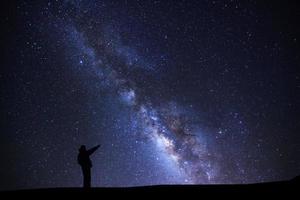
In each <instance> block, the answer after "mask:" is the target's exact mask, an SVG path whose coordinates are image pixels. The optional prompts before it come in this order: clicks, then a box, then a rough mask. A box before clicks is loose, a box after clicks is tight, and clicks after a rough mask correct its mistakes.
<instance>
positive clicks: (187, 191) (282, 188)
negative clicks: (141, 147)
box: [0, 177, 300, 199]
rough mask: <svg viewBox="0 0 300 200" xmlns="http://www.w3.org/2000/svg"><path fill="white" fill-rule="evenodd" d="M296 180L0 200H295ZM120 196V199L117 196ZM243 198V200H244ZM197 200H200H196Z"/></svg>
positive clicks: (62, 192)
mask: <svg viewBox="0 0 300 200" xmlns="http://www.w3.org/2000/svg"><path fill="white" fill-rule="evenodd" d="M299 179H300V177H297V178H295V179H293V180H290V181H281V182H272V183H259V184H245V185H159V186H145V187H130V188H91V189H82V188H44V189H29V190H17V191H2V192H0V197H2V196H7V197H10V198H11V197H13V196H15V195H19V196H20V197H22V198H25V197H26V198H27V197H41V198H45V197H47V198H48V197H50V198H51V197H64V196H65V197H66V198H68V199H70V198H74V199H77V198H85V197H91V196H92V197H94V196H95V197H99V198H104V199H105V198H110V199H111V198H113V197H122V198H126V197H138V198H154V197H163V196H161V195H168V197H169V196H175V197H178V198H180V197H184V198H188V197H192V196H193V197H197V199H198V197H199V198H200V197H205V196H206V197H209V198H210V197H215V196H219V197H225V196H226V197H236V196H237V197H243V198H248V197H262V195H263V196H264V195H265V196H266V197H270V196H273V195H274V197H283V198H289V197H296V196H298V195H297V194H298V192H299V189H300V187H299V185H300V184H299V183H300V180H299ZM119 195H120V196H119ZM245 195H247V196H245ZM200 199H201V198H200Z"/></svg>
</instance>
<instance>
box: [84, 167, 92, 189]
mask: <svg viewBox="0 0 300 200" xmlns="http://www.w3.org/2000/svg"><path fill="white" fill-rule="evenodd" d="M82 172H83V187H84V188H89V187H91V171H90V168H89V167H83V168H82Z"/></svg>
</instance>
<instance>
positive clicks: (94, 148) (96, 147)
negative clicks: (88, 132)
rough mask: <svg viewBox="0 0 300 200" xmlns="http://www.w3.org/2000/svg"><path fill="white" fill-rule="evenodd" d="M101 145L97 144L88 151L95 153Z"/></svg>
mask: <svg viewBox="0 0 300 200" xmlns="http://www.w3.org/2000/svg"><path fill="white" fill-rule="evenodd" d="M99 147H100V145H97V146H95V147H93V148H91V149H89V150H88V151H87V152H88V154H89V155H91V154H93V153H94V152H95V151H96V150H97V149H98V148H99Z"/></svg>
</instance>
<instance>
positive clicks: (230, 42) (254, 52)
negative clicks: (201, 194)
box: [0, 0, 300, 189]
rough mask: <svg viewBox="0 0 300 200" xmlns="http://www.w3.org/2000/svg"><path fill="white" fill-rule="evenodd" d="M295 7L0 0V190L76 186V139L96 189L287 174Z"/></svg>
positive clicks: (294, 151)
mask: <svg viewBox="0 0 300 200" xmlns="http://www.w3.org/2000/svg"><path fill="white" fill-rule="evenodd" d="M295 7H296V6H293V5H278V4H276V3H270V4H268V3H267V2H264V3H263V2H258V1H246V2H239V1H217V2H216V1H183V0H182V1H181V0H178V1H111V0H110V1H95V0H87V1H80V0H74V1H73V0H66V1H43V2H39V3H32V2H29V1H22V2H19V3H11V4H9V5H8V6H7V10H8V11H9V13H7V16H6V17H5V18H4V19H5V21H6V24H5V25H7V28H3V30H7V31H6V32H5V34H7V37H6V38H7V39H5V40H4V41H5V45H4V46H5V48H6V52H5V55H4V56H5V60H4V63H5V64H4V67H3V70H2V72H1V77H0V78H1V82H3V84H1V85H3V86H4V87H3V89H2V90H1V92H2V93H1V103H2V105H3V108H4V109H3V111H4V112H3V117H2V118H1V119H2V121H3V122H4V123H3V124H5V125H4V126H2V131H1V132H2V133H4V134H2V135H1V138H0V139H1V140H0V141H1V145H0V146H1V152H2V154H1V156H2V157H3V159H5V160H6V162H4V163H5V164H4V165H3V167H2V168H3V170H0V172H1V174H0V180H1V181H0V189H13V188H36V187H74V186H75V187H77V186H80V185H81V179H82V178H81V171H80V167H79V166H78V164H77V163H76V156H77V153H78V148H79V147H80V145H82V144H85V145H86V146H87V147H88V148H89V147H92V146H93V145H97V144H101V148H100V149H99V150H98V151H97V152H96V153H95V154H94V155H93V156H92V161H93V168H92V175H93V176H92V185H94V186H98V187H100V186H108V187H110V186H120V187H127V186H137V185H156V184H223V183H225V184H231V183H254V182H264V181H275V180H283V179H288V178H291V177H293V176H295V175H297V174H299V172H300V171H299V169H300V166H299V163H300V162H299V157H298V155H299V153H300V152H299V149H300V148H298V147H299V136H298V134H297V133H298V132H299V126H298V125H296V124H298V123H297V120H298V119H299V112H298V110H299V109H298V102H297V100H298V98H297V97H296V94H297V93H298V92H299V91H298V90H299V84H298V82H299V77H300V76H299V73H298V72H297V66H298V64H299V59H298V58H299V56H298V54H297V52H299V37H298V36H299V35H297V34H296V33H297V30H299V29H298V26H297V20H295V18H294V11H295V10H293V9H292V8H295ZM279 11H280V13H281V14H280V16H279V15H278V12H279ZM295 13H297V12H296V11H295ZM295 15H296V14H295ZM285 22H289V23H285ZM12 24H13V25H12ZM286 24H289V25H286ZM298 33H299V32H298ZM8 169H9V170H8ZM20 169H21V170H20ZM7 171H9V172H8V173H7Z"/></svg>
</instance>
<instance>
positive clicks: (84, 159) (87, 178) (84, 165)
mask: <svg viewBox="0 0 300 200" xmlns="http://www.w3.org/2000/svg"><path fill="white" fill-rule="evenodd" d="M99 147H100V145H97V146H95V147H93V148H91V149H89V150H86V147H85V145H81V147H80V149H79V154H78V157H77V161H78V164H79V165H80V166H81V169H82V173H83V187H84V188H90V187H91V168H92V161H91V159H90V155H92V154H93V153H94V152H95V151H96V150H97V149H98V148H99Z"/></svg>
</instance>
